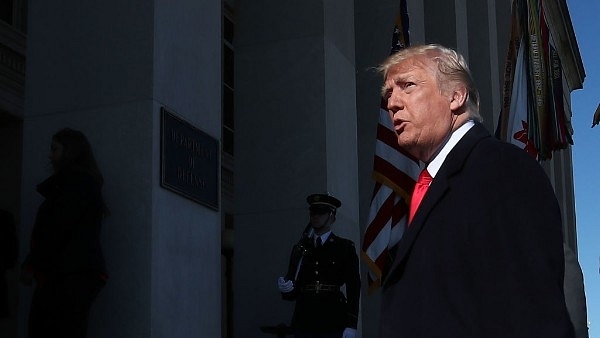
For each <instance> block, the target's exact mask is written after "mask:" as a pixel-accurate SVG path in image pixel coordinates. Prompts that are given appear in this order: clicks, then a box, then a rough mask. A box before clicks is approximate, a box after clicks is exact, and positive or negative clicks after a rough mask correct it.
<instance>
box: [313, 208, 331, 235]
mask: <svg viewBox="0 0 600 338" xmlns="http://www.w3.org/2000/svg"><path fill="white" fill-rule="evenodd" d="M329 216H330V211H326V210H318V211H314V210H311V211H310V224H311V226H312V227H313V228H314V229H315V230H318V229H322V228H323V227H326V226H329V224H330V222H329V221H330V217H329Z"/></svg>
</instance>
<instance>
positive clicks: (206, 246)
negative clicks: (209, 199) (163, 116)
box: [19, 0, 221, 337]
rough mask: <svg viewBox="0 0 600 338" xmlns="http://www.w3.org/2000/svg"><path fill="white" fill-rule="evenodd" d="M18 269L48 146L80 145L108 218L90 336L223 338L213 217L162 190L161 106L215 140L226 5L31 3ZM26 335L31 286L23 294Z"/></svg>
mask: <svg viewBox="0 0 600 338" xmlns="http://www.w3.org/2000/svg"><path fill="white" fill-rule="evenodd" d="M28 22H29V28H28V49H27V53H28V55H27V82H26V103H25V113H24V123H23V183H22V225H23V226H22V232H21V258H23V256H24V254H25V253H26V251H27V250H28V248H29V245H28V238H29V235H30V233H31V227H32V224H33V219H34V215H35V212H36V209H37V207H38V205H39V204H40V202H41V198H40V196H39V195H38V194H37V193H36V192H35V186H36V184H37V183H38V182H40V181H41V180H43V179H44V178H45V177H46V176H47V175H49V174H50V171H49V165H48V160H47V154H48V147H49V144H50V137H51V136H52V134H54V133H55V132H56V131H57V130H59V129H61V128H63V127H71V128H75V129H79V130H81V131H83V132H84V133H85V134H86V135H87V136H88V138H89V140H90V142H91V144H92V146H93V148H94V152H95V155H96V159H97V161H98V163H99V166H100V169H101V171H102V173H103V175H104V179H105V185H104V189H103V190H104V196H105V199H106V202H107V204H108V207H109V208H110V212H111V214H110V216H109V217H108V218H107V219H106V221H105V223H104V227H103V233H102V244H103V247H104V252H105V256H106V261H107V265H108V269H109V281H108V284H107V285H106V287H105V288H104V289H103V290H102V292H101V293H100V295H99V297H98V299H97V302H96V304H94V307H93V309H92V313H91V318H90V328H89V329H90V332H93V336H94V337H200V336H202V337H220V311H219V309H220V292H219V290H220V229H221V227H220V214H219V211H218V210H217V211H215V210H213V209H212V208H207V207H205V206H203V205H201V204H198V203H195V202H193V201H191V200H190V199H187V198H185V197H182V196H181V195H179V194H176V193H173V192H171V191H170V190H166V189H164V188H162V187H161V185H160V164H161V152H160V146H161V138H160V137H161V133H160V127H161V120H160V110H161V107H168V108H169V109H170V110H171V111H173V112H175V113H176V114H177V115H178V116H179V117H181V118H183V119H184V120H186V121H187V122H189V123H191V124H192V125H194V126H195V127H197V128H199V129H201V130H203V131H204V132H206V133H207V134H209V135H211V136H212V137H214V138H216V139H219V138H220V127H221V119H220V105H221V99H220V91H221V90H220V88H221V72H220V60H221V56H220V50H221V37H220V34H218V33H216V34H215V32H219V31H220V29H221V25H220V23H221V3H220V2H214V1H213V2H209V3H207V2H201V3H199V2H197V1H191V0H188V1H179V2H177V4H174V3H171V2H168V1H151V2H148V1H136V0H125V1H122V0H119V1H116V0H109V1H108V2H107V1H103V2H80V1H73V0H71V1H61V2H60V3H55V2H53V3H45V2H30V3H29V19H28ZM20 294H21V297H20V302H21V307H20V320H19V331H20V333H19V336H20V337H25V336H26V319H27V312H28V310H29V300H30V295H31V289H28V288H25V287H22V288H21V289H20Z"/></svg>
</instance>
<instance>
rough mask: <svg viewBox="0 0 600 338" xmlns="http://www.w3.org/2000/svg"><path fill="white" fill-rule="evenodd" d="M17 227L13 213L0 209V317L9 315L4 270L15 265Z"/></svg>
mask: <svg viewBox="0 0 600 338" xmlns="http://www.w3.org/2000/svg"><path fill="white" fill-rule="evenodd" d="M17 255H18V251H17V229H16V226H15V221H14V217H13V214H12V213H11V212H9V211H7V210H3V209H0V319H2V318H6V317H8V315H9V310H8V308H9V306H8V283H7V281H6V271H7V270H9V269H12V268H13V267H14V266H15V265H17Z"/></svg>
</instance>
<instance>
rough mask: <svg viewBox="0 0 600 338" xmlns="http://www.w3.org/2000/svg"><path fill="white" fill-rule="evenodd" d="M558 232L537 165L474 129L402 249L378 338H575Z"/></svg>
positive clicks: (386, 287)
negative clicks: (569, 312) (564, 281)
mask: <svg viewBox="0 0 600 338" xmlns="http://www.w3.org/2000/svg"><path fill="white" fill-rule="evenodd" d="M561 228H562V224H561V214H560V210H559V205H558V203H557V199H556V197H555V195H554V191H553V189H552V186H551V184H550V182H549V180H548V177H547V175H546V174H545V172H544V171H543V169H542V167H541V166H540V164H538V163H537V162H536V161H535V160H534V159H532V158H531V157H530V156H529V155H527V154H526V153H525V152H524V151H523V150H521V149H518V148H517V147H515V146H513V145H510V144H508V143H504V142H501V141H499V140H497V139H495V138H493V137H491V135H490V134H489V133H488V132H487V130H486V129H485V128H484V127H483V126H482V125H480V124H476V125H475V126H474V127H473V128H471V129H470V130H469V131H468V132H467V133H466V134H465V136H464V137H463V138H462V139H461V140H460V141H459V142H458V143H457V145H456V146H455V147H454V149H453V150H452V151H451V152H450V153H449V154H448V156H447V158H446V160H445V162H444V163H443V164H442V166H441V168H440V170H439V172H438V173H437V175H436V177H435V179H434V180H433V182H432V184H431V186H430V188H429V191H428V192H427V194H426V195H425V197H424V199H423V201H422V203H421V206H420V207H419V209H418V210H417V212H416V214H415V216H414V220H413V222H412V224H411V225H410V227H408V228H407V230H406V232H405V233H404V236H403V238H402V239H401V241H400V243H399V244H398V248H397V251H396V256H395V259H394V263H393V265H392V267H391V270H390V272H389V274H388V275H387V277H386V278H385V279H384V281H383V289H382V313H381V332H380V337H381V338H392V337H394V338H404V337H406V338H433V337H461V338H484V337H485V338H494V337H497V338H509V337H510V338H513V337H523V338H531V337H544V338H553V337H556V338H559V337H560V338H566V337H572V326H571V323H570V321H569V317H568V314H567V309H566V306H565V300H564V294H563V274H564V260H563V247H562V233H561V230H562V229H561Z"/></svg>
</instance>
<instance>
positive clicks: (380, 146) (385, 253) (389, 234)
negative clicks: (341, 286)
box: [361, 0, 420, 293]
mask: <svg viewBox="0 0 600 338" xmlns="http://www.w3.org/2000/svg"><path fill="white" fill-rule="evenodd" d="M409 43H410V42H409V35H408V11H407V8H406V0H401V1H400V9H399V11H398V15H397V17H396V21H395V26H394V31H393V34H392V45H391V51H390V53H391V54H393V53H395V52H396V51H398V50H400V49H402V48H405V47H406V46H408V45H409ZM386 105H387V103H386V102H385V101H384V100H382V101H381V104H380V109H379V122H378V125H377V134H376V140H375V155H374V159H373V179H374V180H375V186H374V189H373V195H372V197H371V206H370V209H369V217H368V219H367V226H366V229H365V234H364V237H363V244H362V252H361V256H362V258H363V261H365V262H366V263H367V265H368V266H369V272H368V274H367V282H368V288H369V293H372V292H373V291H375V290H377V289H378V288H379V286H380V285H381V281H382V279H383V278H384V277H385V274H386V272H387V269H388V268H389V267H390V265H391V263H392V255H391V252H392V251H393V248H394V246H395V245H396V244H397V243H398V242H399V241H400V238H401V237H402V235H403V234H404V229H405V227H406V220H407V217H408V203H410V195H411V193H412V190H413V187H414V185H415V181H416V179H417V177H418V176H419V172H420V169H419V162H418V161H417V160H416V159H414V158H412V157H411V156H410V155H408V154H407V153H405V152H404V151H403V150H402V149H401V148H400V147H399V146H398V139H397V135H396V132H395V131H394V129H393V125H392V121H391V119H390V116H389V114H388V112H387V109H386Z"/></svg>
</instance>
